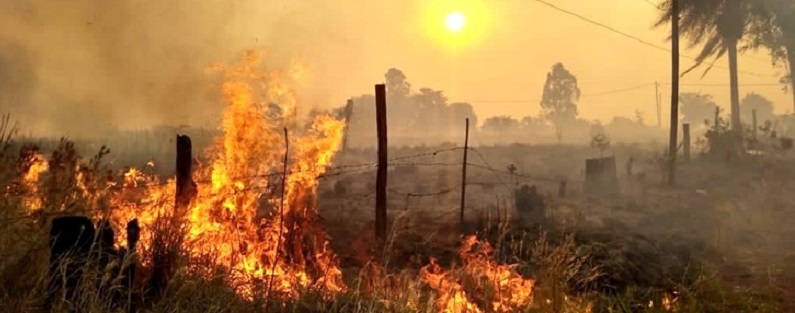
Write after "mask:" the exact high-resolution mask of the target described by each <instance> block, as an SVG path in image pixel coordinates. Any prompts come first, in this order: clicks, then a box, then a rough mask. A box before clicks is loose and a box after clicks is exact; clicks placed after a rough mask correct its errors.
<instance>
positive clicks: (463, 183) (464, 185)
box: [460, 118, 469, 226]
mask: <svg viewBox="0 0 795 313" xmlns="http://www.w3.org/2000/svg"><path fill="white" fill-rule="evenodd" d="M467 152H469V118H467V119H466V133H465V137H464V164H463V165H462V169H461V216H460V223H461V226H463V225H464V206H465V205H466V196H467Z"/></svg>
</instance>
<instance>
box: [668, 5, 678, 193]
mask: <svg viewBox="0 0 795 313" xmlns="http://www.w3.org/2000/svg"><path fill="white" fill-rule="evenodd" d="M671 10H672V14H671V128H670V134H669V137H668V184H669V185H670V186H673V185H674V184H675V182H676V146H677V145H676V139H677V136H678V134H679V133H678V131H677V128H678V127H679V0H673V2H672V7H671Z"/></svg>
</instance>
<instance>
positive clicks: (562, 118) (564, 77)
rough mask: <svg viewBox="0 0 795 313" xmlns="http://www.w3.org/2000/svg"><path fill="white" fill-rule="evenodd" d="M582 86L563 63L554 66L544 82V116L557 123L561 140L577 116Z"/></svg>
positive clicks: (542, 100) (556, 129) (542, 104)
mask: <svg viewBox="0 0 795 313" xmlns="http://www.w3.org/2000/svg"><path fill="white" fill-rule="evenodd" d="M579 99H580V87H579V86H578V85H577V77H575V76H574V75H573V74H572V73H570V72H569V71H568V70H567V69H566V68H565V67H564V66H563V64H562V63H557V64H555V65H553V66H552V71H551V72H549V73H548V74H547V81H546V83H544V92H543V94H542V96H541V109H542V114H543V116H544V118H546V119H547V120H548V121H550V122H552V124H553V125H555V134H556V136H557V138H558V142H560V140H561V138H562V137H563V128H564V127H566V125H571V124H572V123H573V122H574V121H575V119H576V118H577V103H576V101H577V100H579Z"/></svg>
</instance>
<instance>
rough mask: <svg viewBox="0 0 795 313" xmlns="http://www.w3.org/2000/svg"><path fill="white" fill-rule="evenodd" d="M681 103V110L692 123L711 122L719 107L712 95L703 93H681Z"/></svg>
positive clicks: (686, 119)
mask: <svg viewBox="0 0 795 313" xmlns="http://www.w3.org/2000/svg"><path fill="white" fill-rule="evenodd" d="M679 103H680V110H679V111H680V112H681V113H682V115H684V117H685V121H688V122H690V123H691V124H701V123H706V124H711V123H712V120H713V118H714V117H715V110H717V108H718V105H717V104H715V102H714V101H713V100H712V96H711V95H708V94H702V93H692V92H686V93H682V94H680V95H679Z"/></svg>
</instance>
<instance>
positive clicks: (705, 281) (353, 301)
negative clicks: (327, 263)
mask: <svg viewBox="0 0 795 313" xmlns="http://www.w3.org/2000/svg"><path fill="white" fill-rule="evenodd" d="M3 125H5V124H0V138H4V139H3V142H2V143H0V144H2V150H0V151H2V154H1V155H0V157H1V159H0V160H1V161H2V162H0V185H1V186H2V188H3V190H4V191H5V192H6V194H5V197H3V198H2V200H0V306H1V307H2V308H3V310H4V311H7V312H36V311H40V310H41V309H40V308H41V307H42V305H43V302H44V299H45V297H46V291H47V285H48V280H49V276H50V275H49V274H48V266H49V264H48V261H47V259H48V254H49V253H48V245H47V242H48V238H47V235H48V229H49V226H50V225H49V222H50V220H51V219H50V218H51V217H52V216H55V215H56V212H54V211H47V210H43V212H41V213H42V214H41V215H40V217H41V218H40V219H35V218H32V217H31V212H29V211H27V210H26V209H25V208H24V205H23V203H22V202H23V201H22V197H23V195H24V192H25V191H24V190H20V189H19V188H18V186H19V177H20V174H21V172H20V171H21V169H22V168H24V160H23V159H21V158H20V157H19V154H18V153H17V152H18V151H12V150H13V149H11V148H10V147H12V146H17V147H19V146H20V145H18V144H19V143H17V145H15V143H14V142H13V136H7V132H8V131H10V130H9V129H8V128H5V126H3ZM55 151H56V153H55V154H54V155H53V159H55V160H56V163H54V164H60V166H63V167H64V168H70V167H71V168H74V169H81V168H82V169H84V170H85V175H88V176H91V177H92V179H91V180H88V181H93V182H95V183H96V184H97V185H99V184H100V181H101V177H103V175H105V170H106V169H105V168H104V167H103V165H102V160H103V158H104V157H105V155H107V152H108V151H106V150H105V149H104V148H103V149H100V151H99V153H97V154H96V155H95V156H94V157H93V158H89V159H84V158H81V157H79V156H78V155H76V153H75V151H74V146H73V145H71V144H70V143H69V142H68V141H65V140H64V141H61V142H60V143H59V145H58V146H57V147H56V149H55ZM15 153H17V154H15ZM70 174H73V173H70ZM72 177H73V176H72ZM44 184H46V188H47V190H49V193H48V198H47V199H46V201H45V204H46V206H49V207H58V208H66V210H58V211H59V212H60V211H67V212H68V211H69V209H70V208H76V207H82V208H95V209H96V208H101V207H102V206H103V204H102V203H103V199H102V196H103V195H102V194H101V193H100V194H93V195H79V194H76V193H75V192H74V184H75V181H74V180H71V179H55V178H51V179H48V180H45V183H44ZM56 191H60V192H56ZM72 212H74V213H80V212H81V210H77V209H75V210H72ZM483 218H484V220H482V221H480V223H479V227H478V230H479V231H478V233H479V234H480V238H481V239H483V240H485V241H487V242H489V243H490V244H491V245H492V246H493V247H495V250H496V252H495V254H494V255H493V257H494V258H495V259H496V260H498V261H501V262H507V263H511V264H515V269H516V270H517V271H518V272H519V273H520V274H522V275H523V276H524V277H530V278H533V279H535V280H536V284H535V288H534V300H533V302H532V303H526V304H524V305H523V306H521V307H520V308H517V311H518V312H553V313H562V312H571V313H579V312H673V311H676V312H694V313H695V312H759V313H763V312H779V311H777V310H778V302H777V300H776V299H775V298H773V297H772V296H771V295H772V294H773V293H772V292H770V291H768V290H764V289H754V288H735V286H731V285H728V284H726V283H725V282H723V281H722V280H721V278H720V276H718V275H716V269H715V268H712V267H710V265H709V264H708V263H701V262H700V260H690V261H691V263H689V264H687V267H688V268H687V269H686V273H687V274H688V275H686V276H675V277H674V276H663V277H658V279H659V280H660V281H664V282H665V283H667V285H670V286H673V287H671V288H661V287H659V286H660V284H657V283H658V282H649V281H632V280H631V279H624V277H621V279H624V280H623V281H622V283H624V284H625V285H622V286H620V287H619V286H605V284H610V283H615V282H616V281H618V280H619V279H618V278H615V277H618V276H619V275H620V273H623V272H632V273H638V272H643V271H644V270H648V271H656V270H657V269H658V268H661V267H662V268H665V267H666V266H673V265H670V264H638V263H637V262H634V261H635V260H633V259H631V258H627V257H626V256H627V255H629V254H630V252H632V251H629V252H627V251H624V250H622V246H623V247H630V249H640V248H638V247H637V246H632V245H629V244H624V243H622V241H620V240H617V239H616V240H613V241H611V242H610V243H605V242H598V241H594V240H580V239H578V236H577V234H575V233H574V232H573V231H550V232H543V231H536V230H521V228H518V227H515V226H516V225H514V224H512V222H511V220H510V219H509V217H508V214H499V215H498V218H497V219H493V218H490V217H488V216H484V217H483ZM163 220H164V221H166V220H168V219H163ZM401 223H403V221H402V220H401V219H397V221H395V222H394V224H393V226H392V228H391V229H392V232H391V233H390V236H389V239H388V241H387V244H386V246H385V247H384V248H383V249H381V250H375V251H377V253H375V254H374V255H373V258H372V259H371V263H364V264H358V266H351V268H346V269H345V270H346V273H347V275H346V283H347V285H348V287H349V288H348V290H347V291H346V292H343V293H340V294H337V295H335V296H333V297H331V298H329V297H324V295H323V294H321V293H319V292H318V291H317V290H313V289H307V290H301V291H300V292H299V297H297V298H294V299H282V298H272V299H263V298H262V296H261V295H257V296H255V299H254V300H246V299H243V298H241V297H239V296H238V295H237V293H236V292H235V290H234V288H233V287H232V286H230V285H229V281H228V277H227V276H225V274H224V270H223V269H220V268H214V265H213V263H212V262H210V261H207V262H205V263H201V264H190V265H191V266H190V267H188V266H186V265H187V264H184V263H182V264H180V265H181V267H175V268H177V270H176V271H175V272H170V273H167V276H168V277H169V278H170V280H169V283H168V285H167V286H166V287H165V290H163V291H162V293H161V294H160V295H159V297H156V298H153V297H149V296H148V295H147V292H146V291H147V290H145V288H147V287H148V286H151V283H150V282H149V281H148V279H151V273H152V271H153V269H146V268H144V269H143V270H141V271H139V277H136V286H137V288H136V289H135V290H134V292H133V294H132V295H130V296H129V297H130V298H131V299H133V300H134V301H133V302H136V303H138V304H140V307H139V310H140V311H142V312H158V313H159V312H163V313H165V312H346V313H347V312H350V313H360V312H362V313H363V312H395V313H402V312H436V311H438V306H437V304H436V300H437V298H438V297H439V294H437V293H436V292H434V291H433V290H432V289H431V288H430V287H429V286H428V285H427V284H426V283H425V282H424V281H423V280H422V279H420V278H419V273H420V271H421V268H420V267H421V266H422V265H424V264H427V262H428V260H427V258H421V259H419V260H413V262H406V261H405V260H401V256H404V255H406V253H407V252H406V251H405V250H406V249H407V248H406V245H405V244H406V241H407V240H411V239H409V238H414V239H417V238H422V235H419V234H418V233H415V232H414V231H413V230H412V228H411V227H401ZM476 224H477V223H476ZM118 231H119V230H117V232H118ZM181 231H182V229H181V225H179V224H175V223H165V222H164V223H160V224H158V227H156V228H155V229H152V232H153V233H154V234H153V236H154V238H160V239H161V240H162V242H163V244H162V245H160V246H162V247H163V249H161V250H158V251H159V252H160V253H163V254H164V255H161V257H163V258H167V259H176V260H181V261H182V262H184V261H185V258H183V257H180V256H179V254H180V251H184V250H186V249H188V248H189V247H185V246H184V245H185V244H187V243H184V242H179V241H178V240H173V238H176V237H174V234H180V233H181ZM457 231H458V230H457V228H455V227H451V228H450V230H449V232H450V234H448V235H451V236H454V235H455V234H456V233H457ZM412 236H413V237H412ZM177 237H179V236H177ZM345 239H347V238H336V239H335V240H345ZM419 245H426V246H424V247H423V246H420V247H417V246H414V247H412V248H411V249H423V250H425V251H426V252H427V254H429V255H432V254H434V253H436V254H437V256H438V253H439V252H442V251H440V250H439V246H438V245H434V243H433V242H432V240H428V241H427V242H424V243H421V244H419ZM606 247H608V248H606ZM447 248H449V249H451V250H454V248H455V247H447ZM412 251H415V250H412ZM657 252H658V254H662V253H666V251H662V252H660V251H657ZM412 253H415V252H412ZM605 254H607V255H605ZM137 257H138V256H137V255H131V256H130V257H128V258H125V259H124V260H123V262H137V260H136V258H137ZM155 257H157V255H155ZM644 260H645V261H648V262H660V263H663V262H665V259H664V258H662V257H657V258H655V257H651V258H648V259H644ZM95 261H96V260H92V261H91V262H89V264H88V265H86V268H85V271H84V274H83V275H84V276H83V277H84V279H83V280H82V282H81V284H80V285H79V286H78V287H77V290H78V294H79V297H77V298H76V299H69V300H66V299H63V298H59V299H56V301H54V303H53V312H74V311H77V312H125V311H126V310H127V307H126V306H124V305H121V306H120V305H118V304H119V301H118V299H114V298H113V297H112V296H109V295H108V293H107V292H104V291H107V290H109V289H110V290H113V289H117V288H121V287H122V286H120V285H118V284H119V282H118V281H116V280H114V279H112V278H111V279H107V278H106V277H113V275H112V274H113V273H109V272H108V271H109V269H108V268H97V267H96V266H95V263H92V262H95ZM439 262H440V263H441V264H442V265H443V266H445V267H446V268H447V270H448V271H449V273H450V275H452V276H451V277H454V278H456V279H459V280H460V281H462V283H461V285H462V286H463V287H464V288H465V291H466V292H467V294H469V295H472V298H473V299H474V301H478V302H479V303H490V302H491V301H493V300H494V299H495V297H499V293H497V292H494V291H493V290H490V289H489V288H488V287H487V286H488V284H487V283H484V282H478V281H477V280H476V279H474V280H473V279H472V277H471V273H470V274H467V273H466V271H463V270H462V265H461V260H459V259H457V258H456V257H452V256H451V257H447V258H444V257H443V258H440V261H439ZM652 265H654V266H652ZM197 266H198V267H201V268H203V273H196V272H193V271H192V270H190V269H191V268H196V267H197ZM110 271H112V269H110ZM206 272H214V273H217V274H215V275H212V276H210V277H209V278H208V276H207V275H205V274H206ZM662 272H664V273H675V272H676V271H668V272H666V271H662ZM109 275H110V276H109ZM467 275H470V276H467ZM103 277H105V279H104V281H105V284H104V285H102V284H97V282H98V281H103ZM608 278H610V279H608ZM608 282H609V283H608ZM607 287H611V288H607ZM612 287H615V288H612ZM263 294H264V293H263ZM265 303H268V305H267V306H266V305H264V304H265ZM481 309H483V311H485V312H488V311H489V309H490V308H489V307H488V306H487V305H481Z"/></svg>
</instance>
